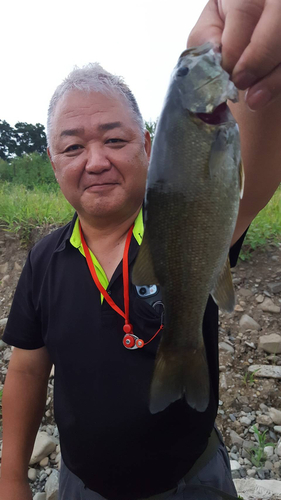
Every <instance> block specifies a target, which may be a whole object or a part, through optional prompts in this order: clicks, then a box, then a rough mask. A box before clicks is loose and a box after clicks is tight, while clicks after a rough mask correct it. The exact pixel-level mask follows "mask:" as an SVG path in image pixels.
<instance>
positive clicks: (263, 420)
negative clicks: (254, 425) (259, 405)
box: [257, 415, 273, 426]
mask: <svg viewBox="0 0 281 500" xmlns="http://www.w3.org/2000/svg"><path fill="white" fill-rule="evenodd" d="M257 422H258V424H261V425H267V426H270V425H272V423H273V421H272V418H271V417H270V416H269V415H259V416H258V417H257Z"/></svg>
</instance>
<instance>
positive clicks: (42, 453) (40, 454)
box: [29, 431, 57, 465]
mask: <svg viewBox="0 0 281 500" xmlns="http://www.w3.org/2000/svg"><path fill="white" fill-rule="evenodd" d="M56 444H57V443H56V442H55V440H54V439H53V438H51V437H50V436H48V434H47V433H46V432H42V431H39V432H38V433H37V436H36V439H35V443H34V447H33V452H32V455H31V459H30V462H29V465H33V464H36V463H37V462H40V461H41V460H42V459H43V458H45V457H47V456H48V455H50V453H52V452H53V451H54V450H55V449H56Z"/></svg>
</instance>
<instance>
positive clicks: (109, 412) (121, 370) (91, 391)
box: [3, 216, 243, 500]
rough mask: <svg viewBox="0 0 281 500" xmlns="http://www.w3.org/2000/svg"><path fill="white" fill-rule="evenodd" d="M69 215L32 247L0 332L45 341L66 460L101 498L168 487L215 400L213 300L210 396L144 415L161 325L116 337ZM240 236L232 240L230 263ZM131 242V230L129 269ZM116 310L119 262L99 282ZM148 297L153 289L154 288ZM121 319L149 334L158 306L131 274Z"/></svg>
mask: <svg viewBox="0 0 281 500" xmlns="http://www.w3.org/2000/svg"><path fill="white" fill-rule="evenodd" d="M75 218H76V216H75V217H74V219H73V221H72V222H71V223H69V224H67V225H66V226H64V227H63V228H60V229H58V230H57V231H55V232H53V233H52V234H50V235H48V236H47V237H45V238H44V239H43V240H41V241H40V242H39V243H37V244H36V245H35V247H34V248H33V249H32V250H31V252H30V254H29V256H28V259H27V262H26V264H25V267H24V269H23V272H22V275H21V277H20V280H19V283H18V287H17V290H16V293H15V297H14V301H13V304H12V308H11V312H10V316H9V319H8V323H7V327H6V331H5V334H4V337H3V340H4V341H5V342H7V343H8V344H12V345H14V346H16V347H19V348H22V349H37V348H40V347H42V346H44V345H45V346H46V348H47V349H48V352H49V355H50V358H51V360H52V362H53V363H54V365H55V389H54V408H55V419H56V422H57V425H58V428H59V432H60V439H61V450H62V456H63V460H64V462H65V464H66V466H67V467H68V468H69V469H70V470H71V471H72V472H73V473H74V474H76V475H77V476H78V477H79V478H80V479H81V480H82V481H83V482H84V483H85V484H86V486H87V487H88V488H90V489H92V490H94V491H96V492H98V493H99V494H100V495H102V496H103V497H105V498H107V499H109V500H135V499H138V498H144V497H148V496H151V495H154V494H157V493H161V492H163V491H166V490H169V489H171V488H173V487H174V486H175V485H176V483H177V481H178V480H179V479H180V478H181V477H182V476H184V475H185V474H186V473H187V471H188V470H189V469H190V468H191V467H192V465H193V464H194V462H195V461H196V459H197V458H198V457H199V456H200V455H201V454H202V452H203V451H204V449H205V447H206V444H207V440H208V437H209V435H210V433H211V431H212V429H213V425H214V421H215V417H216V412H217V405H218V380H219V369H218V310H217V307H216V305H215V304H214V302H213V300H212V299H211V298H210V299H209V301H208V304H207V308H206V312H205V317H204V324H203V334H204V340H205V346H206V352H207V357H208V363H209V368H210V380H211V388H212V390H211V397H210V404H209V406H208V408H207V410H206V411H205V412H204V413H200V412H197V411H195V410H192V409H191V408H190V407H189V406H188V405H187V404H186V403H185V401H183V400H182V401H176V402H175V403H173V404H172V405H170V406H169V407H168V408H167V409H166V410H164V411H162V412H160V413H157V414H155V415H152V414H151V413H150V412H149V409H148V400H149V388H150V382H151V379H152V374H153V369H154V360H155V356H156V352H157V348H158V345H159V341H160V334H159V335H157V336H156V338H155V339H154V340H153V341H152V342H150V343H149V344H148V345H147V346H145V347H144V348H142V349H136V350H127V349H125V348H124V346H123V344H122V340H123V336H124V332H123V325H124V320H123V318H122V317H121V316H119V315H118V314H117V313H116V312H115V311H114V310H113V309H111V307H110V306H109V305H108V303H107V302H106V301H103V303H102V304H101V300H100V293H99V291H98V289H97V288H96V285H95V284H94V282H93V279H92V277H91V275H90V272H89V270H88V267H87V263H86V259H85V258H84V257H83V255H82V254H81V253H80V252H79V250H77V249H75V248H74V247H73V246H72V245H71V243H70V241H69V239H70V236H71V234H72V230H73V227H74V223H75ZM242 241H243V237H242V238H241V239H240V240H239V242H237V244H236V245H234V247H232V249H231V261H232V262H231V263H232V265H235V263H236V260H237V257H238V253H239V250H240V247H241V244H242ZM138 248H139V245H138V243H137V242H136V240H135V239H134V237H133V238H132V241H131V245H130V250H129V269H130V273H131V272H132V266H133V263H134V261H135V258H136V255H137V252H138ZM108 290H109V293H110V294H111V297H112V298H113V300H114V301H115V303H116V304H117V305H118V306H119V307H120V308H121V309H123V310H124V304H123V279H122V265H121V263H120V264H119V266H118V267H117V269H116V271H115V273H114V275H113V277H112V279H111V281H110V283H109V286H108ZM155 299H157V296H156V298H155ZM130 321H131V323H132V324H133V326H134V333H135V334H136V335H137V336H138V337H140V338H142V339H143V340H144V341H145V342H146V341H148V340H149V339H150V338H151V337H152V336H153V335H154V334H155V332H156V331H157V330H158V328H159V326H160V321H161V319H160V311H157V310H156V309H155V308H154V307H153V306H152V305H150V304H149V303H148V302H147V301H146V300H144V299H142V298H141V297H140V296H139V295H138V294H137V291H136V287H135V286H134V285H133V284H132V283H130Z"/></svg>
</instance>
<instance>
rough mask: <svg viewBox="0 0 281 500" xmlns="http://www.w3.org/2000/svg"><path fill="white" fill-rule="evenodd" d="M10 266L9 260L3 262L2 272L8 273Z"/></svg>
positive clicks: (0, 272)
mask: <svg viewBox="0 0 281 500" xmlns="http://www.w3.org/2000/svg"><path fill="white" fill-rule="evenodd" d="M8 267H9V264H8V262H5V264H1V265H0V274H7V272H8Z"/></svg>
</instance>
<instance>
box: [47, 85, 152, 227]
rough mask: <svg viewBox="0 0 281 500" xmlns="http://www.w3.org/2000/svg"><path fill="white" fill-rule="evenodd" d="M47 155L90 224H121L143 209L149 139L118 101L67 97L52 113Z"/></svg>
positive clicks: (69, 196) (79, 94)
mask: <svg viewBox="0 0 281 500" xmlns="http://www.w3.org/2000/svg"><path fill="white" fill-rule="evenodd" d="M48 154H49V156H50V159H51V163H52V166H53V169H54V172H55V175H56V178H57V180H58V183H59V185H60V187H61V190H62V192H63V194H64V196H65V197H66V199H67V200H68V201H69V203H71V205H72V206H73V207H74V208H75V209H76V211H77V212H78V214H79V216H80V217H82V218H84V219H86V220H88V221H89V222H90V221H91V220H94V219H95V220H97V219H100V218H108V217H109V218H113V219H118V218H120V220H121V219H122V218H124V217H129V216H130V215H132V214H133V213H134V212H135V211H136V210H137V209H138V207H139V206H140V205H141V204H142V200H143V197H144V191H145V182H146V174H147V167H148V161H149V154H150V138H149V134H148V133H146V135H145V140H144V138H143V135H142V133H141V131H140V129H139V127H138V125H137V123H136V122H135V120H134V118H133V114H132V111H131V110H130V108H129V106H128V104H127V103H126V102H125V101H124V99H123V98H122V97H121V96H120V97H119V96H118V95H116V97H115V96H114V97H112V96H105V95H103V94H100V93H96V92H91V93H86V92H82V91H78V90H75V91H71V92H69V93H68V94H66V95H65V96H64V97H63V98H62V99H61V100H60V101H59V102H58V104H57V107H56V109H55V113H54V116H53V122H52V130H51V151H48Z"/></svg>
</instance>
